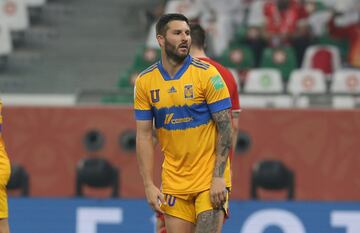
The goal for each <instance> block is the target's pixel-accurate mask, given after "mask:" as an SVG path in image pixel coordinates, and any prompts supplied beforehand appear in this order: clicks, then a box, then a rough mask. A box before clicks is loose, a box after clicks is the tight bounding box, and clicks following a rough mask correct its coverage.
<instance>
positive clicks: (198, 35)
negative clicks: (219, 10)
mask: <svg viewBox="0 0 360 233" xmlns="http://www.w3.org/2000/svg"><path fill="white" fill-rule="evenodd" d="M190 35H191V44H192V45H194V46H196V47H198V48H202V49H203V48H204V47H205V37H206V35H205V30H204V29H203V28H202V27H201V25H200V24H191V25H190Z"/></svg>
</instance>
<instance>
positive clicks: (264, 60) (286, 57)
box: [260, 47, 297, 82]
mask: <svg viewBox="0 0 360 233" xmlns="http://www.w3.org/2000/svg"><path fill="white" fill-rule="evenodd" d="M260 67H262V68H276V69H279V70H280V72H281V76H282V79H283V81H284V82H287V80H288V79H289V76H290V73H291V72H292V71H293V70H294V69H296V68H297V61H296V56H295V52H294V49H293V48H291V47H281V48H266V49H265V50H264V52H263V54H262V56H261V62H260Z"/></svg>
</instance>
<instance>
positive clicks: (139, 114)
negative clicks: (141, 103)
mask: <svg viewBox="0 0 360 233" xmlns="http://www.w3.org/2000/svg"><path fill="white" fill-rule="evenodd" d="M135 119H136V120H152V119H153V114H152V111H151V110H136V109H135Z"/></svg>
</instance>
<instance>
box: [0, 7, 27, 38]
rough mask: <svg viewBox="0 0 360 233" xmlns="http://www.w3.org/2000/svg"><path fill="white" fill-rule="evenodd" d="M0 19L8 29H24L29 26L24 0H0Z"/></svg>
mask: <svg viewBox="0 0 360 233" xmlns="http://www.w3.org/2000/svg"><path fill="white" fill-rule="evenodd" d="M0 19H1V21H3V22H5V23H6V24H7V25H8V28H9V30H10V31H24V30H26V29H27V28H28V27H29V16H28V10H27V6H26V5H25V2H24V0H2V1H0Z"/></svg>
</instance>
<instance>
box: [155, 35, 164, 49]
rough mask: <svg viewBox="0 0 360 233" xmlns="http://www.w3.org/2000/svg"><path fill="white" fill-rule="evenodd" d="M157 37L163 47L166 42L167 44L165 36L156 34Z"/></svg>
mask: <svg viewBox="0 0 360 233" xmlns="http://www.w3.org/2000/svg"><path fill="white" fill-rule="evenodd" d="M156 39H157V41H158V43H159V46H160V47H163V46H164V44H165V37H164V36H162V35H156Z"/></svg>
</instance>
